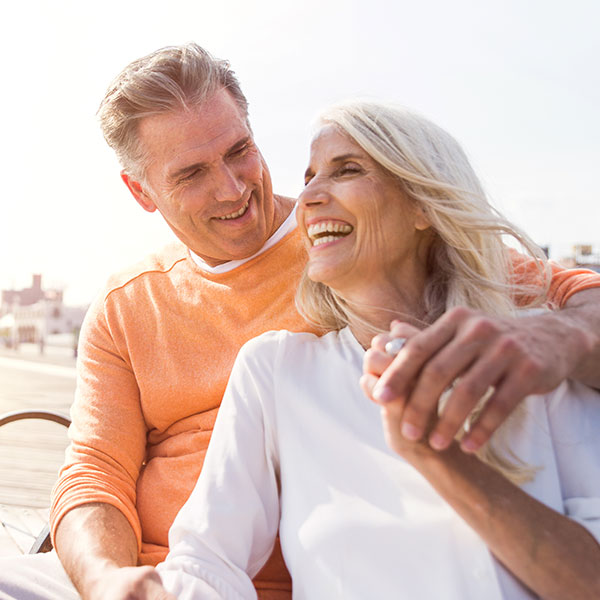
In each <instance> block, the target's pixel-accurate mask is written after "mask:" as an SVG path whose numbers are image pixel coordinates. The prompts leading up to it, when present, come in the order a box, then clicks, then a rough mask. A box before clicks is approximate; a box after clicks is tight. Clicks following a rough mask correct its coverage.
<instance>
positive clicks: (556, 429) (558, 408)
mask: <svg viewBox="0 0 600 600" xmlns="http://www.w3.org/2000/svg"><path fill="white" fill-rule="evenodd" d="M561 391H562V393H556V394H554V395H553V396H552V399H551V400H550V401H549V405H548V416H549V420H550V421H549V422H550V430H551V436H552V443H553V447H554V453H555V457H556V465H557V469H558V474H559V479H560V486H561V493H562V497H563V504H564V512H565V514H566V515H567V516H568V517H570V518H571V519H573V520H574V521H577V522H578V523H580V524H581V525H583V526H584V527H585V528H586V529H587V530H588V531H589V532H590V533H591V534H592V535H593V536H594V537H595V538H596V540H597V541H598V543H600V435H599V434H598V432H599V431H600V393H598V392H597V391H595V390H593V389H591V388H588V387H587V386H585V385H583V384H580V383H578V382H566V384H564V385H563V386H562V390H561Z"/></svg>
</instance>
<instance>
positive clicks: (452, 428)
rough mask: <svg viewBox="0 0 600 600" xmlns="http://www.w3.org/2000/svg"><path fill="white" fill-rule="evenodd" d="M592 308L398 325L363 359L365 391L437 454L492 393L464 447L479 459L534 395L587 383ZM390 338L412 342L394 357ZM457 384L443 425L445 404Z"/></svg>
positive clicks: (459, 311)
mask: <svg viewBox="0 0 600 600" xmlns="http://www.w3.org/2000/svg"><path fill="white" fill-rule="evenodd" d="M588 291H589V292H595V291H596V290H588ZM580 294H581V295H582V296H583V295H584V294H586V292H580ZM586 307H587V304H583V305H582V306H579V305H574V306H570V305H567V307H566V308H564V309H562V310H560V311H555V312H551V311H549V312H547V313H545V314H534V315H527V316H523V317H519V318H499V317H490V316H487V315H484V314H482V313H480V312H478V311H474V310H471V309H468V308H464V307H457V308H453V309H451V310H449V311H448V312H447V313H445V314H444V315H442V317H440V318H439V319H438V320H437V321H436V322H435V323H433V324H432V325H430V326H429V327H427V328H426V329H423V330H422V331H419V330H416V329H415V328H414V327H412V326H411V325H408V324H406V323H400V322H397V321H396V322H393V323H392V326H391V331H390V334H389V335H384V336H376V337H375V338H374V339H373V342H372V347H371V349H370V350H369V351H368V352H367V355H366V356H365V361H364V373H365V375H364V376H363V379H362V380H361V385H362V388H363V391H364V392H365V394H366V395H367V396H368V397H369V398H371V399H372V400H374V401H376V402H378V403H379V404H382V405H386V406H388V405H389V406H392V405H397V409H394V411H393V412H394V413H395V417H396V420H398V414H397V413H398V411H399V410H400V407H401V408H402V411H403V412H402V416H401V419H400V420H401V422H399V423H398V424H397V425H398V429H399V430H400V432H401V434H402V435H403V436H404V437H406V438H407V439H409V440H415V441H416V440H420V439H422V438H423V437H424V436H426V435H427V436H428V439H429V443H430V445H431V446H432V447H433V448H435V449H437V450H443V449H445V448H447V447H448V446H449V445H450V443H451V442H452V440H453V438H454V437H455V435H456V433H457V432H458V430H459V429H460V427H461V426H462V424H463V423H464V421H465V419H466V418H467V416H468V415H469V414H470V413H471V412H472V410H473V409H474V408H475V406H476V405H477V404H478V402H479V400H480V398H481V397H482V396H483V395H484V394H486V392H487V391H488V390H489V389H490V387H492V388H494V392H493V394H492V395H491V397H490V398H489V400H488V401H487V402H486V406H485V408H484V410H483V411H482V413H481V415H480V416H479V417H478V419H477V421H476V422H475V424H474V426H473V427H472V429H471V430H470V432H469V434H468V435H466V436H465V437H464V438H463V440H462V441H461V447H462V449H463V450H466V451H468V452H475V451H476V450H478V449H479V448H480V447H481V446H483V444H484V443H485V442H487V441H488V440H489V438H490V437H491V436H492V434H493V433H494V431H495V430H496V429H497V428H498V427H499V426H500V425H501V424H502V423H503V422H504V420H505V419H506V418H507V417H508V416H509V414H510V413H511V412H512V410H513V409H514V408H515V407H516V406H517V405H518V404H519V402H521V401H522V400H523V398H525V397H526V396H528V395H529V394H542V393H547V392H549V391H551V390H552V389H554V388H555V387H556V386H558V385H559V384H560V383H561V382H562V381H563V380H564V379H565V378H567V377H576V376H577V375H580V374H581V375H582V377H580V378H581V379H582V380H583V381H586V378H585V377H583V375H585V374H586V373H587V371H585V369H583V367H582V366H581V365H582V364H585V365H587V363H588V362H590V360H589V358H588V360H587V362H586V361H583V358H585V357H589V356H591V357H595V356H597V355H598V354H599V353H600V351H599V350H594V349H595V348H596V346H598V345H599V344H598V343H597V344H594V343H593V340H594V339H596V338H594V337H593V336H592V335H591V334H590V333H589V332H588V331H586V330H585V328H584V327H583V325H582V323H583V322H584V321H583V320H582V319H581V318H579V317H577V315H579V314H580V311H582V310H584V312H585V310H587V309H586ZM391 337H405V338H408V341H407V343H406V345H405V347H404V348H403V349H402V350H401V351H400V352H399V353H398V355H397V356H396V357H395V358H393V357H391V356H387V355H386V353H385V343H386V341H388V340H389V339H390V338H391ZM582 357H583V358H582ZM591 362H593V361H591ZM588 370H589V369H588ZM596 371H597V361H596ZM457 379H460V381H459V382H458V383H457V385H455V386H454V387H453V389H452V392H451V394H450V396H449V399H448V402H447V404H446V406H445V407H444V410H443V412H442V414H441V415H440V416H439V418H438V415H437V408H438V402H439V398H440V396H441V395H442V393H443V392H444V390H446V389H447V388H448V387H450V386H451V385H452V384H453V383H454V382H455V381H456V380H457ZM587 380H589V381H591V382H592V384H594V382H593V381H592V380H591V379H590V378H589V377H587Z"/></svg>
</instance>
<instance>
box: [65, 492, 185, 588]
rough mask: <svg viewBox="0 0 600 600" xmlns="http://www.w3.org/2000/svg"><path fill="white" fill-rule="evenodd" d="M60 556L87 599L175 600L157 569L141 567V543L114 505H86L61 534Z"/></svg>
mask: <svg viewBox="0 0 600 600" xmlns="http://www.w3.org/2000/svg"><path fill="white" fill-rule="evenodd" d="M55 545H56V551H57V553H58V556H59V558H60V560H61V562H62V564H63V566H64V568H65V571H66V572H67V573H68V574H69V577H70V578H71V580H72V581H73V583H74V585H75V587H76V588H77V590H78V591H79V593H80V594H81V597H82V598H83V600H106V599H107V598H111V599H114V600H120V599H126V598H127V599H128V600H138V599H139V600H150V599H151V600H172V599H173V598H174V597H173V596H171V595H170V594H168V593H167V592H166V591H165V590H164V588H163V587H162V584H161V581H160V577H159V576H158V573H156V571H155V569H154V568H152V567H137V555H138V548H137V540H136V537H135V533H134V532H133V529H132V528H131V525H130V524H129V521H128V520H127V519H126V518H125V516H124V515H123V514H122V513H121V512H120V511H119V510H118V509H116V508H115V507H114V506H111V505H109V504H102V503H94V504H84V505H82V506H79V507H77V508H74V509H73V510H71V511H69V512H68V513H67V514H66V515H65V516H64V517H63V518H62V520H61V521H60V523H59V524H58V527H57V529H56V533H55Z"/></svg>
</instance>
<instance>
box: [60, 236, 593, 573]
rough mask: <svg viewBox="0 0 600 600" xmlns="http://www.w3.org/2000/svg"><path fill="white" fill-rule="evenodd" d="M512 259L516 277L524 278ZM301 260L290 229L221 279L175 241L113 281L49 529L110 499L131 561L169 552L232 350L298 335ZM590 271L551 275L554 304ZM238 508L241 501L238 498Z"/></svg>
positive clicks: (83, 362) (97, 309) (88, 329)
mask: <svg viewBox="0 0 600 600" xmlns="http://www.w3.org/2000/svg"><path fill="white" fill-rule="evenodd" d="M518 256H519V255H515V264H516V267H517V268H516V269H515V271H516V273H517V274H518V278H521V277H522V278H523V279H527V278H528V277H529V278H531V276H532V273H531V269H530V268H529V265H527V264H526V265H525V266H523V265H521V266H518V263H519V262H521V261H520V259H518V258H517V257H518ZM304 262H305V252H304V249H303V247H302V244H301V241H300V235H299V232H298V230H295V231H294V232H292V233H290V234H288V235H287V236H286V237H284V238H283V239H282V240H280V241H279V242H278V243H277V244H276V245H275V246H273V247H272V248H270V249H269V250H267V251H266V252H264V253H263V254H261V255H260V256H258V257H256V258H254V259H253V260H251V261H249V262H247V263H245V264H243V265H242V266H240V267H238V268H236V269H234V270H233V271H230V272H228V273H222V274H210V273H207V272H205V271H203V270H201V269H199V268H198V267H197V265H196V264H195V263H194V261H193V260H192V259H191V258H190V257H189V255H188V253H187V250H186V248H185V247H184V246H183V245H182V244H180V243H176V244H173V245H171V246H169V247H168V248H166V249H165V250H164V251H162V252H161V253H159V254H157V255H153V256H150V257H149V258H148V259H147V260H145V261H144V262H142V263H141V264H139V265H137V266H136V267H135V268H133V269H131V270H128V271H126V272H123V273H121V274H119V275H117V276H115V277H113V278H112V280H111V281H110V282H109V285H108V288H107V289H106V291H105V293H104V294H103V295H102V296H101V297H99V298H98V299H97V300H96V302H95V303H94V304H93V305H92V306H91V308H90V310H89V312H88V315H87V317H86V320H85V323H84V326H83V329H82V333H81V344H80V357H79V362H78V382H77V392H76V397H75V401H74V404H73V407H72V410H71V414H72V418H73V425H72V426H71V429H70V437H71V440H72V441H71V446H70V448H69V449H68V451H67V456H66V463H65V465H64V466H63V468H62V470H61V473H60V477H59V480H58V482H57V484H56V486H55V489H54V492H53V498H52V512H51V525H52V533H53V535H54V532H55V530H56V526H57V524H58V522H59V521H60V519H61V518H62V517H63V516H64V514H65V513H66V512H68V511H69V510H71V509H73V508H75V507H76V506H78V505H81V504H84V503H88V502H106V503H108V504H111V505H113V506H115V507H116V508H118V509H119V510H120V511H122V512H123V514H124V515H125V516H126V517H127V519H128V520H129V522H130V523H131V526H132V527H133V530H134V531H135V534H136V536H137V539H138V544H139V552H140V555H139V562H140V563H141V564H156V563H158V562H159V561H160V560H162V559H163V558H164V557H165V556H166V553H167V534H168V529H169V526H170V525H171V523H172V521H173V519H174V517H175V515H176V513H177V512H178V510H179V508H180V507H181V506H182V505H183V503H184V502H185V500H186V499H187V497H188V495H189V493H190V492H191V490H192V488H193V486H194V484H195V482H196V479H197V478H198V475H199V473H200V469H201V467H202V462H203V458H204V454H205V451H206V448H207V445H208V441H209V438H210V434H211V431H212V428H213V424H214V420H215V416H216V412H217V408H218V406H219V404H220V402H221V398H222V395H223V392H224V390H225V386H226V383H227V379H228V377H229V373H230V371H231V367H232V365H233V361H234V359H235V356H236V354H237V352H238V350H239V348H240V347H241V346H242V344H244V343H245V342H246V341H247V340H249V339H250V338H252V337H255V336H257V335H259V334H260V333H263V332H265V331H268V330H271V329H288V330H291V331H306V330H309V329H310V328H309V327H308V326H307V325H306V323H305V322H304V321H303V319H302V318H301V317H300V316H299V315H298V314H297V312H296V309H295V307H294V300H293V298H294V294H295V290H296V286H297V282H298V278H299V275H300V272H301V270H302V267H303V265H304ZM596 286H600V276H594V275H589V272H568V273H567V272H566V271H561V270H560V269H557V270H556V276H555V279H554V280H553V287H552V290H551V296H552V299H553V300H554V302H555V303H557V304H558V305H562V304H563V303H564V302H565V301H566V300H567V298H568V297H569V296H570V295H571V294H572V293H574V292H575V291H578V290H579V289H583V288H585V287H596ZM234 501H236V502H239V503H240V510H243V499H234Z"/></svg>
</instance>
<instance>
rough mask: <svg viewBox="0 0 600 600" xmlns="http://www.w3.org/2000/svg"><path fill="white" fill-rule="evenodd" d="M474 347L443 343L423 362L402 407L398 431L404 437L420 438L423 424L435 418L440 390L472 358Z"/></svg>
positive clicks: (449, 382)
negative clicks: (442, 346)
mask: <svg viewBox="0 0 600 600" xmlns="http://www.w3.org/2000/svg"><path fill="white" fill-rule="evenodd" d="M476 350H477V348H475V347H465V346H463V345H461V344H459V343H457V342H454V343H451V344H449V345H448V346H445V347H444V348H443V349H442V350H441V351H440V352H439V353H438V354H437V355H435V356H434V357H433V358H432V359H431V360H430V361H429V362H428V363H427V364H426V365H425V367H424V368H423V370H422V371H421V373H420V374H419V376H418V378H417V381H416V383H415V386H414V389H413V392H412V394H411V395H410V397H409V398H408V401H407V403H406V408H405V411H404V420H403V421H404V422H403V424H402V432H403V434H404V433H405V437H406V438H407V439H409V440H412V441H417V440H420V439H421V438H422V437H423V435H424V434H425V431H426V430H427V428H428V427H429V426H431V425H432V424H433V423H435V422H436V420H437V414H438V406H439V402H440V398H441V397H442V394H444V392H445V391H446V390H447V389H448V388H449V387H450V386H451V385H452V384H453V383H454V381H455V380H456V378H457V377H458V376H459V375H461V374H462V373H463V372H464V370H465V369H467V367H468V366H469V365H470V364H471V363H472V362H473V360H474V359H475V356H476ZM485 389H487V388H485ZM479 397H480V396H478V397H477V400H478V399H479Z"/></svg>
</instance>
